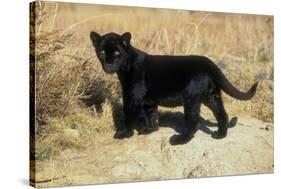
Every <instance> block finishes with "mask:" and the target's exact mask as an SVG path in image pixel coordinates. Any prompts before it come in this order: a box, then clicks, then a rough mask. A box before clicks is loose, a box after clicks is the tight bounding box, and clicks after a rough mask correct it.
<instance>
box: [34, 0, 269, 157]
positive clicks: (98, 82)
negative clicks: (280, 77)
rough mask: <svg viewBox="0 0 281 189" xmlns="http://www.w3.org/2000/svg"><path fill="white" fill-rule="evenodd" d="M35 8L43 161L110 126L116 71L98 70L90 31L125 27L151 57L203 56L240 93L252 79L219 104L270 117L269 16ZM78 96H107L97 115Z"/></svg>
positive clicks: (38, 119)
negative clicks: (246, 96)
mask: <svg viewBox="0 0 281 189" xmlns="http://www.w3.org/2000/svg"><path fill="white" fill-rule="evenodd" d="M34 8H35V9H36V18H35V20H36V22H35V23H36V24H37V25H36V27H35V26H34V25H33V28H31V31H34V32H31V35H32V37H33V39H35V40H34V41H31V46H32V47H34V46H35V48H34V49H35V51H31V54H32V55H34V56H35V58H36V62H35V65H36V70H35V72H36V134H37V135H36V138H35V140H36V147H35V152H34V153H35V156H36V158H37V159H50V158H52V157H53V156H54V155H56V154H58V153H60V152H61V151H63V150H65V149H68V148H75V149H83V148H85V147H87V145H88V144H90V143H91V140H96V139H98V137H101V136H99V134H100V133H108V132H109V131H110V132H112V130H113V129H114V127H113V125H114V124H113V118H116V115H115V114H116V111H112V108H116V107H112V104H114V105H115V104H116V103H117V102H119V101H120V88H119V84H118V81H117V79H116V77H115V76H111V75H106V74H104V73H103V72H102V70H101V66H100V63H99V62H98V60H97V58H96V56H95V52H94V50H93V48H92V46H91V43H90V40H89V33H90V31H92V30H94V31H96V32H99V33H101V34H104V33H107V32H112V31H114V32H116V33H123V32H126V31H130V32H131V33H132V35H133V38H132V44H133V45H134V46H135V47H137V48H140V49H143V50H144V51H146V52H148V53H152V54H170V55H188V54H198V55H205V56H208V57H210V58H211V59H213V60H214V61H215V62H217V63H218V65H219V66H220V67H221V68H222V69H223V71H224V72H225V73H226V75H227V77H228V78H229V79H230V81H231V82H233V83H234V84H235V86H237V87H238V88H240V89H241V90H247V89H248V88H249V87H250V86H251V85H252V84H253V83H254V82H255V81H256V80H259V81H260V85H259V88H258V91H257V95H256V96H255V97H254V99H253V100H251V101H247V102H242V101H238V100H235V99H232V98H230V97H228V96H226V95H225V105H226V109H227V111H228V112H229V113H230V115H241V114H246V115H251V116H254V117H256V118H258V119H261V120H264V121H268V122H272V121H273V19H272V17H270V16H255V15H240V14H222V13H207V12H192V11H181V10H159V9H143V8H128V7H118V8H116V7H115V8H113V7H111V6H97V5H78V4H66V3H45V2H44V3H43V2H42V3H41V2H37V3H36V7H34ZM31 26H32V25H31ZM81 99H92V100H93V99H94V100H96V101H98V102H99V101H103V100H104V99H108V100H107V101H106V103H104V104H103V109H104V112H103V113H102V114H97V113H96V112H95V111H94V110H93V109H92V108H91V107H87V106H85V103H82V102H81ZM112 102H113V103H112ZM86 105H89V104H87V103H86ZM203 111H205V109H203ZM118 115H119V114H118ZM118 118H120V117H118ZM66 129H72V130H74V131H77V132H78V133H79V137H78V138H77V137H73V138H71V137H68V135H66V134H65V130H66Z"/></svg>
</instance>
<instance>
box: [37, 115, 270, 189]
mask: <svg viewBox="0 0 281 189" xmlns="http://www.w3.org/2000/svg"><path fill="white" fill-rule="evenodd" d="M174 115H175V116H174V118H175V119H174V120H173V119H170V122H171V123H172V122H173V121H175V120H177V122H179V123H182V122H183V120H182V117H183V116H182V115H181V113H179V112H178V113H176V114H174ZM178 118H179V119H178ZM236 121H237V120H236ZM171 123H169V122H165V123H161V122H160V124H161V125H162V127H161V128H160V129H159V131H158V132H154V133H152V134H149V135H137V134H136V133H135V135H134V136H133V137H131V138H129V139H124V140H116V139H113V138H112V135H113V133H109V134H108V135H105V136H102V137H101V139H100V140H95V141H92V142H91V145H89V146H87V147H86V149H85V150H83V151H81V150H80V151H75V150H69V149H68V150H65V151H63V152H62V153H61V154H60V156H58V157H57V158H55V159H51V160H48V161H46V160H45V161H37V163H36V168H37V175H36V181H37V183H36V186H37V187H46V186H59V185H81V184H97V183H113V182H129V181H145V180H161V179H181V178H194V177H207V176H222V175H237V174H239V175H241V174H254V173H269V172H273V169H274V159H273V156H274V154H273V153H274V150H273V125H272V124H271V123H264V122H262V121H259V120H257V119H254V118H251V117H239V119H238V121H237V122H236V123H235V119H233V120H232V123H231V125H230V127H231V128H229V130H228V131H229V132H228V136H227V137H226V138H224V139H220V140H217V139H214V138H212V137H211V133H212V132H213V131H214V130H216V129H217V127H216V126H214V125H213V124H212V123H210V122H209V121H206V120H202V121H201V124H200V128H199V129H198V131H197V133H196V135H195V137H194V138H193V139H192V140H191V141H190V142H189V143H187V144H185V145H179V146H171V145H170V143H169V138H170V137H171V136H172V135H173V134H175V133H176V131H175V127H173V126H171ZM175 125H176V124H175ZM74 137H79V135H74Z"/></svg>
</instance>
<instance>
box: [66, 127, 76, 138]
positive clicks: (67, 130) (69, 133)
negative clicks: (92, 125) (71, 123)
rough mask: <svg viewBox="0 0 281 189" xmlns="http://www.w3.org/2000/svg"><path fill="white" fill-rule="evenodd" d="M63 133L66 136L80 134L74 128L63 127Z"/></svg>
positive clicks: (70, 136) (74, 136) (73, 136)
mask: <svg viewBox="0 0 281 189" xmlns="http://www.w3.org/2000/svg"><path fill="white" fill-rule="evenodd" d="M63 133H64V136H65V137H66V138H79V136H80V134H79V132H78V131H77V130H75V129H64V130H63Z"/></svg>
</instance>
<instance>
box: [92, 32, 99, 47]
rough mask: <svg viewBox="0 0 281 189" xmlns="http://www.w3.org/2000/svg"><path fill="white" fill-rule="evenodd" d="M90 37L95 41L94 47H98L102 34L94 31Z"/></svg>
mask: <svg viewBox="0 0 281 189" xmlns="http://www.w3.org/2000/svg"><path fill="white" fill-rule="evenodd" d="M90 38H91V40H92V43H93V45H94V47H96V46H97V45H98V43H99V41H100V38H101V36H100V34H98V33H97V32H94V31H92V32H91V33H90Z"/></svg>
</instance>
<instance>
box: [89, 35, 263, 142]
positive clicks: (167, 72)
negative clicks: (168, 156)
mask: <svg viewBox="0 0 281 189" xmlns="http://www.w3.org/2000/svg"><path fill="white" fill-rule="evenodd" d="M90 38H91V40H92V43H93V46H94V47H95V50H96V54H97V57H98V59H99V60H100V62H101V64H102V67H103V69H104V71H105V72H106V73H109V74H113V73H117V75H118V78H119V80H120V83H121V86H122V91H123V111H124V118H125V125H124V126H122V127H120V128H118V129H117V131H116V133H115V135H114V137H115V138H119V139H120V138H125V137H130V136H132V135H133V133H134V128H135V127H134V126H136V129H138V132H139V134H148V133H151V132H153V131H156V130H158V111H157V106H158V105H162V106H165V105H170V106H182V105H183V107H184V115H185V125H186V126H185V127H184V128H183V131H182V132H181V133H180V134H178V135H174V136H172V137H171V139H170V142H171V144H184V143H186V142H188V141H189V140H190V139H191V138H192V137H193V136H194V134H195V132H196V126H197V124H198V123H199V113H200V106H201V104H202V103H203V104H205V105H206V106H207V107H209V108H210V109H211V110H212V112H213V113H214V116H215V117H216V120H217V122H218V131H217V132H215V134H214V137H216V138H223V137H225V136H226V134H227V124H228V115H227V113H226V112H225V109H224V105H223V101H222V96H221V90H223V91H224V92H226V93H227V94H228V95H230V96H232V97H234V98H237V99H239V100H249V99H251V98H252V97H253V96H254V95H255V92H256V88H257V85H258V83H255V84H254V85H253V86H252V87H251V89H250V90H249V91H248V92H246V93H244V92H241V91H239V90H238V89H236V88H235V87H234V86H233V85H232V84H231V83H230V82H229V81H228V80H227V78H226V77H225V76H224V74H223V72H222V71H221V70H220V69H219V68H218V67H217V66H216V64H214V63H213V62H212V61H211V60H210V59H208V58H207V57H204V56H193V55H192V56H166V55H149V54H147V53H145V52H143V51H141V50H139V49H136V48H134V47H132V45H131V44H130V39H131V34H130V33H129V32H126V33H124V34H123V35H118V34H116V33H108V34H105V35H103V36H101V35H99V34H98V33H96V32H91V34H90ZM167 101H170V103H167V104H165V103H164V102H167Z"/></svg>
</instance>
